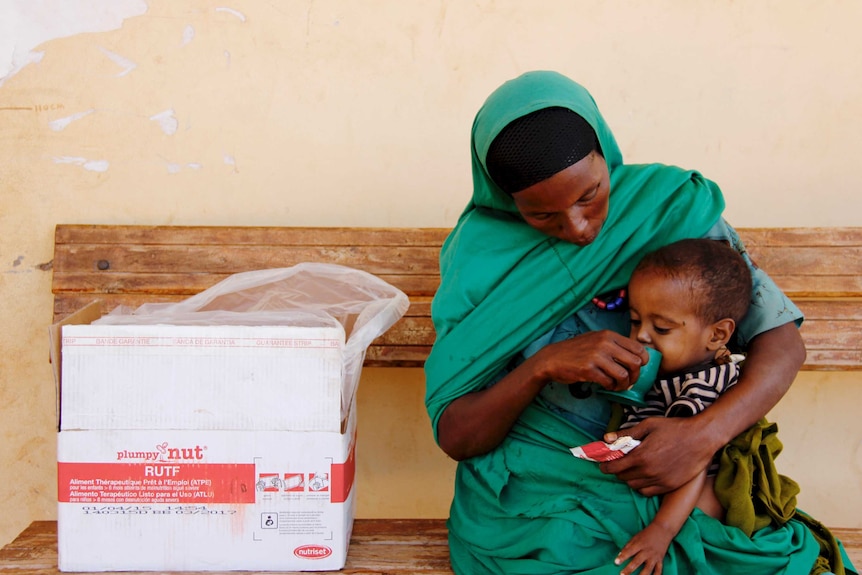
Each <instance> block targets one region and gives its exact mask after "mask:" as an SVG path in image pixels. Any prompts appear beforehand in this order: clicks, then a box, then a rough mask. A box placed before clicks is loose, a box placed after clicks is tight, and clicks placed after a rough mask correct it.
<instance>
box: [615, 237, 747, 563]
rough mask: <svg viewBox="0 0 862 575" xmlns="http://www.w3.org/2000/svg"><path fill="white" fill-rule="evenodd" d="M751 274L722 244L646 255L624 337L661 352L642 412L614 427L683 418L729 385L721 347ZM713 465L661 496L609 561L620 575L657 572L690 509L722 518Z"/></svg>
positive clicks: (731, 370) (632, 284) (732, 375)
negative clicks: (656, 375)
mask: <svg viewBox="0 0 862 575" xmlns="http://www.w3.org/2000/svg"><path fill="white" fill-rule="evenodd" d="M750 294H751V272H750V271H749V269H748V266H747V265H746V263H745V261H744V260H743V258H742V257H741V256H740V255H739V253H737V252H736V251H735V250H734V249H733V248H731V247H730V246H729V245H727V244H726V243H723V242H720V241H716V240H709V239H692V240H682V241H679V242H676V243H673V244H671V245H668V246H665V247H663V248H661V249H659V250H657V251H655V252H652V253H650V254H648V255H647V256H646V257H645V258H644V259H643V260H642V261H641V262H640V263H639V264H638V266H637V268H635V271H634V272H633V274H632V277H631V280H630V281H629V288H628V295H629V308H630V313H631V337H632V338H634V339H637V340H638V341H639V342H641V343H642V344H643V345H645V346H647V347H653V348H655V349H657V350H658V351H660V352H661V354H662V361H661V366H660V367H659V378H658V380H657V381H656V383H655V385H654V386H653V387H652V389H651V390H650V391H649V392H647V395H646V398H645V400H646V402H647V406H646V407H641V408H638V407H627V408H626V411H625V416H624V420H623V423H622V425H621V428H625V427H630V426H632V425H634V424H636V423H637V422H638V421H641V420H642V419H644V418H646V417H687V416H692V415H695V414H696V413H699V412H701V411H703V410H704V409H705V408H706V407H708V406H709V405H710V404H711V403H712V402H713V401H715V399H716V398H717V397H718V396H719V394H721V393H723V392H724V391H725V390H726V389H728V388H729V387H731V386H732V385H733V384H734V383H736V381H737V379H738V376H739V368H738V366H737V364H736V363H735V362H734V361H731V359H730V353H729V351H728V350H727V347H726V345H727V343H728V341H730V339H731V336H732V335H733V333H734V330H735V328H736V324H737V323H738V322H739V321H740V320H741V319H742V317H743V316H744V315H745V313H746V311H747V310H748V305H749V299H750ZM717 467H718V465H717V463H715V462H714V463H713V465H711V466H710V469H709V470H706V469H704V470H703V472H702V473H701V474H700V475H698V476H697V477H696V478H694V479H692V480H691V481H690V482H689V483H687V484H685V485H683V486H682V487H680V488H679V489H677V490H675V491H672V492H670V493H667V494H666V495H664V497H663V499H662V503H661V506H660V508H659V511H658V512H657V513H656V516H655V518H654V519H653V521H652V522H651V523H650V524H649V525H647V526H646V527H645V528H644V529H643V530H642V531H641V532H639V533H637V534H636V535H635V536H634V537H632V539H631V540H630V541H629V542H628V543H627V544H626V545H625V546H624V547H623V549H622V550H621V551H620V553H619V555H618V556H617V558H616V559H615V561H614V562H615V564H617V565H620V564H622V563H623V562H625V561H626V560H629V559H631V560H630V561H629V563H628V565H626V566H625V568H624V569H623V570H622V571H621V573H622V574H623V575H628V574H630V573H632V572H634V571H635V570H636V569H637V568H638V567H642V568H643V571H642V574H643V575H649V574H650V573H653V572H655V573H657V574H660V573H661V568H662V560H663V559H664V557H665V554H666V553H667V549H668V546H669V545H670V542H671V540H672V539H673V538H674V537H675V536H676V534H677V533H678V532H679V530H680V529H681V528H682V525H683V523H684V522H685V520H686V519H687V518H688V516H689V514H690V513H691V511H692V509H694V507H698V508H700V509H701V510H702V511H703V512H705V513H707V514H708V515H710V516H712V517H715V518H716V519H719V520H722V519H723V516H724V509H723V508H722V506H721V504H720V503H719V502H718V499H717V498H716V496H715V492H714V491H713V476H714V475H715V471H716V470H717Z"/></svg>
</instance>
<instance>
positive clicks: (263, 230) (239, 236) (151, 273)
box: [53, 225, 862, 370]
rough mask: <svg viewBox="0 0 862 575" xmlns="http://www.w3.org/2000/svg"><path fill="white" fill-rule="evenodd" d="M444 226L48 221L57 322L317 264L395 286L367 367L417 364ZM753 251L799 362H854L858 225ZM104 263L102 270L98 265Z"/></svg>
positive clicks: (859, 348) (859, 308) (757, 236)
mask: <svg viewBox="0 0 862 575" xmlns="http://www.w3.org/2000/svg"><path fill="white" fill-rule="evenodd" d="M448 232H449V230H447V229H443V228H311V227H308V228H279V227H219V226H199V227H197V226H88V225H83V226H81V225H60V226H57V229H56V241H57V245H56V246H55V247H56V254H55V260H54V280H53V282H54V283H53V291H54V293H55V307H54V316H55V320H58V319H60V318H62V317H64V316H65V315H68V314H69V313H71V312H72V311H74V310H76V309H79V308H80V307H82V306H83V305H84V304H86V303H88V302H89V301H91V300H92V299H94V298H100V299H103V301H104V304H105V311H106V312H107V311H109V310H111V309H113V308H114V307H116V306H117V305H126V306H129V307H132V308H136V307H138V306H140V305H141V304H143V303H146V302H167V301H178V300H181V299H185V298H187V297H189V296H192V295H194V294H196V293H199V292H200V291H202V290H204V289H207V288H209V287H211V286H212V285H214V284H215V283H217V282H218V281H221V280H222V279H225V278H226V277H228V276H229V275H231V274H233V273H238V272H242V271H250V270H254V269H264V268H270V267H285V266H290V265H295V264H296V263H300V262H303V261H325V262H330V263H338V264H341V265H348V266H350V267H354V268H358V269H364V270H366V271H368V272H370V273H373V274H374V275H377V276H378V277H380V278H381V279H383V280H384V281H387V282H388V283H390V284H392V285H394V286H396V287H398V288H399V289H401V290H402V291H404V292H405V293H406V294H407V295H408V297H409V298H410V300H411V307H410V309H409V310H408V312H407V315H406V316H405V317H404V318H403V319H402V320H401V321H399V322H398V323H397V324H396V325H395V326H393V327H392V328H391V329H390V330H389V331H388V332H387V333H385V334H384V335H383V336H381V337H380V338H378V340H377V341H375V342H374V343H373V344H372V347H371V348H370V349H369V351H368V354H367V358H366V365H394V366H421V365H423V364H424V361H425V358H426V357H427V350H429V349H430V346H431V345H432V344H433V342H434V337H435V336H434V328H433V325H432V323H431V320H430V301H431V298H432V297H433V295H434V293H435V292H436V290H437V289H438V287H439V284H440V277H439V268H438V254H439V249H440V246H441V245H442V243H443V241H444V240H445V238H446V235H447V234H448ZM739 232H740V235H741V237H742V238H743V239H744V241H746V243H747V245H748V249H749V250H750V252H751V254H752V257H753V258H754V259H755V260H756V261H758V263H759V264H760V265H762V266H763V267H764V269H765V270H766V271H767V272H768V273H770V275H771V277H773V279H774V280H775V281H776V283H777V284H778V285H779V287H781V288H782V289H783V290H784V291H785V293H787V294H788V296H790V297H791V298H792V299H794V301H796V302H797V303H798V304H799V306H800V308H801V309H802V310H803V312H804V313H805V314H806V318H807V319H806V322H805V324H804V325H803V328H802V334H803V337H804V338H805V341H806V345H807V346H808V349H809V354H808V359H807V361H806V363H805V367H804V369H813V370H831V369H841V370H846V369H858V368H860V367H862V335H860V334H862V227H860V228H747V229H741V230H739ZM100 268H104V269H100Z"/></svg>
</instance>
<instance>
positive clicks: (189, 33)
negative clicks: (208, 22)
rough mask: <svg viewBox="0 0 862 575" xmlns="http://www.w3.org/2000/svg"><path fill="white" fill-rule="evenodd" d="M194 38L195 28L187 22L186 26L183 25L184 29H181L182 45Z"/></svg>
mask: <svg viewBox="0 0 862 575" xmlns="http://www.w3.org/2000/svg"><path fill="white" fill-rule="evenodd" d="M194 39H195V29H194V26H192V25H191V24H189V25H188V26H186V27H185V30H183V43H182V46H185V45H186V44H188V43H189V42H191V41H192V40H194Z"/></svg>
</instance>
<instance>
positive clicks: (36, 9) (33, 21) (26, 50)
mask: <svg viewBox="0 0 862 575" xmlns="http://www.w3.org/2000/svg"><path fill="white" fill-rule="evenodd" d="M146 12H147V3H146V1H145V0H42V1H40V2H33V1H32V0H4V1H3V2H0V86H2V85H3V83H4V82H5V81H6V80H8V79H9V78H11V77H12V76H14V75H15V74H16V73H18V72H19V71H20V70H21V69H22V68H24V67H25V66H27V65H28V64H33V63H37V62H40V61H41V60H42V56H43V55H44V52H41V51H35V50H34V49H35V48H37V47H38V46H40V45H41V44H44V43H45V42H47V41H49V40H54V39H56V38H65V37H68V36H75V35H77V34H83V33H86V32H105V31H108V30H116V29H118V28H120V27H121V26H122V25H123V20H125V19H126V18H131V17H134V16H140V15H141V14H145V13H146ZM126 73H128V72H126Z"/></svg>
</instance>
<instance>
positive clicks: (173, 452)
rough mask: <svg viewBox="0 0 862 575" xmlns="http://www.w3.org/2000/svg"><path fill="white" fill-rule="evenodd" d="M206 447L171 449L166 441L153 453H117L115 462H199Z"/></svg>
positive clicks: (126, 451) (128, 451) (127, 451)
mask: <svg viewBox="0 0 862 575" xmlns="http://www.w3.org/2000/svg"><path fill="white" fill-rule="evenodd" d="M206 449H207V448H206V446H200V445H195V446H194V447H172V446H171V445H169V444H168V442H167V441H164V442H162V443H157V444H156V447H155V450H153V451H131V450H125V449H123V450H121V451H118V452H117V461H150V462H164V463H175V462H177V461H201V460H202V459H203V458H204V452H205V451H206Z"/></svg>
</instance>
